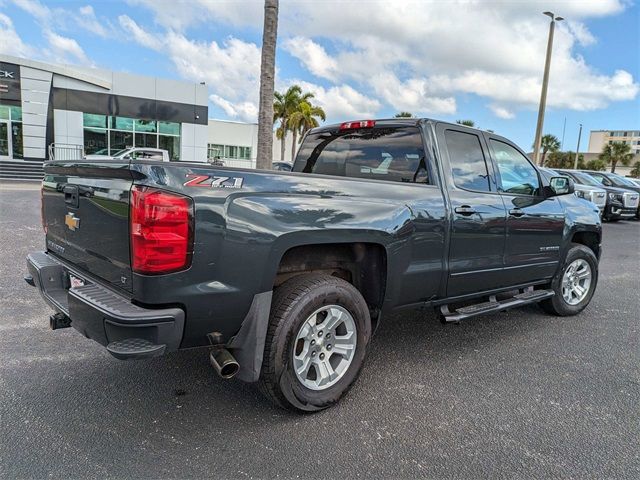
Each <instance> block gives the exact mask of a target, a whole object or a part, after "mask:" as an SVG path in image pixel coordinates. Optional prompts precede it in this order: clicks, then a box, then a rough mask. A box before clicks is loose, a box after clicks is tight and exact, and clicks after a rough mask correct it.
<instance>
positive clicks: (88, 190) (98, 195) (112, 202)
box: [42, 160, 133, 292]
mask: <svg viewBox="0 0 640 480" xmlns="http://www.w3.org/2000/svg"><path fill="white" fill-rule="evenodd" d="M44 170H45V176H44V180H43V184H42V217H43V226H44V228H45V230H46V237H47V250H48V251H49V252H50V253H53V254H54V255H56V256H58V257H60V258H61V259H63V260H65V261H67V262H69V263H71V264H73V266H74V267H75V268H76V269H78V270H79V271H86V272H87V273H88V272H91V274H92V275H93V276H97V277H99V278H101V279H103V280H105V281H106V282H107V283H109V284H110V285H111V286H113V287H116V288H119V289H123V290H126V291H129V292H131V260H130V254H129V192H130V190H131V185H132V184H133V177H132V173H131V171H130V170H129V163H128V161H123V160H117V161H114V160H92V161H78V162H52V163H48V164H46V165H45V169H44Z"/></svg>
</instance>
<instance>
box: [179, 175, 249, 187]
mask: <svg viewBox="0 0 640 480" xmlns="http://www.w3.org/2000/svg"><path fill="white" fill-rule="evenodd" d="M187 178H190V179H191V180H187V181H186V182H184V183H183V185H184V186H185V187H208V188H242V184H243V183H244V178H242V177H217V176H211V175H196V174H193V173H188V174H187Z"/></svg>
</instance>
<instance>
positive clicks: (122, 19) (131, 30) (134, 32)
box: [118, 15, 162, 50]
mask: <svg viewBox="0 0 640 480" xmlns="http://www.w3.org/2000/svg"><path fill="white" fill-rule="evenodd" d="M118 23H119V24H120V26H121V27H122V29H123V30H124V31H125V32H126V33H127V34H129V35H131V37H132V38H133V40H134V41H135V42H136V43H139V44H140V45H142V46H143V47H147V48H150V49H152V50H161V49H162V41H161V40H160V38H158V37H156V36H155V35H153V34H151V33H149V32H147V31H146V30H144V29H143V28H142V27H140V26H139V25H138V24H137V23H136V22H135V20H133V19H132V18H131V17H129V16H127V15H120V16H119V17H118Z"/></svg>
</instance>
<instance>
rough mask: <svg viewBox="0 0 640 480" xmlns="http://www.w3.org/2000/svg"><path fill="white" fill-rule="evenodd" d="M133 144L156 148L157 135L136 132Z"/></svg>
mask: <svg viewBox="0 0 640 480" xmlns="http://www.w3.org/2000/svg"><path fill="white" fill-rule="evenodd" d="M135 144H136V147H150V148H158V135H154V134H149V133H137V132H136V138H135Z"/></svg>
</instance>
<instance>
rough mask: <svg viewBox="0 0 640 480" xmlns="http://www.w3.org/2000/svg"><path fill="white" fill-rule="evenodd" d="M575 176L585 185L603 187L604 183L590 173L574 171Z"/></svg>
mask: <svg viewBox="0 0 640 480" xmlns="http://www.w3.org/2000/svg"><path fill="white" fill-rule="evenodd" d="M572 173H573V176H574V177H575V178H576V179H577V180H578V182H579V183H581V184H583V185H591V186H592V187H602V183H600V182H599V181H598V180H596V179H595V178H593V177H592V176H591V175H589V174H588V173H583V172H572Z"/></svg>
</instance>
